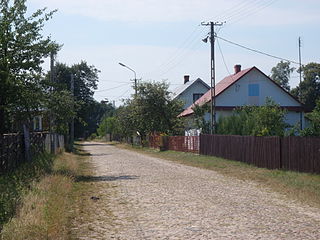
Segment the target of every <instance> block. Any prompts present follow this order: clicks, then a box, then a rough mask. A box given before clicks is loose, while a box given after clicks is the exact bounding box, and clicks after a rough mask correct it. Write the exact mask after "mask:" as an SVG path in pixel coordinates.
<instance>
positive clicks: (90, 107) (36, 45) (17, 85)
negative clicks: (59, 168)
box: [0, 0, 113, 137]
mask: <svg viewBox="0 0 320 240" xmlns="http://www.w3.org/2000/svg"><path fill="white" fill-rule="evenodd" d="M54 13H55V11H47V10H46V9H40V10H37V11H36V12H35V13H33V14H31V15H29V16H28V15H27V7H26V1H24V0H22V1H12V0H2V1H1V8H0V28H1V31H0V134H3V133H10V132H17V131H21V129H22V126H23V125H24V126H26V127H28V128H30V126H31V123H32V121H33V120H34V118H35V117H37V116H41V117H42V118H43V119H44V120H43V121H44V123H43V125H44V127H45V128H46V129H45V130H48V128H49V126H50V127H51V129H52V131H55V132H58V133H62V134H66V133H67V132H68V130H69V126H68V125H69V123H70V121H71V119H73V118H74V119H75V136H76V137H86V136H89V135H90V134H91V133H93V132H95V131H96V128H97V126H98V123H99V122H100V120H101V118H102V116H103V115H104V114H105V113H106V112H107V111H112V109H113V107H112V105H111V104H110V103H105V102H104V103H99V102H97V101H95V100H94V98H93V94H94V90H95V89H96V88H97V82H98V73H99V70H98V69H96V68H95V67H94V66H93V65H89V64H87V63H86V62H85V61H81V62H80V63H78V64H74V65H72V66H67V65H66V64H63V63H56V64H55V65H56V66H55V67H54V68H53V70H54V71H53V72H52V73H51V72H45V71H44V69H43V68H42V64H43V63H44V60H45V59H48V58H49V57H50V56H55V55H56V54H57V53H58V52H59V50H60V49H61V48H62V45H60V44H58V43H56V42H55V41H53V40H52V39H51V37H50V36H43V35H42V30H43V28H44V25H45V23H46V22H47V21H48V20H50V19H51V18H52V16H53V15H54ZM71 75H73V77H74V93H73V92H72V91H71Z"/></svg>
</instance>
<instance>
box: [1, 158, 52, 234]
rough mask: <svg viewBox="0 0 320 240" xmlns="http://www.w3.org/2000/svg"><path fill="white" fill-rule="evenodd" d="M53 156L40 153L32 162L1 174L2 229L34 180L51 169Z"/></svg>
mask: <svg viewBox="0 0 320 240" xmlns="http://www.w3.org/2000/svg"><path fill="white" fill-rule="evenodd" d="M52 164H53V156H52V155H49V154H45V153H44V154H40V155H39V156H37V157H36V158H35V159H34V160H33V161H32V163H25V164H23V165H21V166H20V167H19V168H18V169H16V170H15V171H13V172H10V173H7V174H5V175H2V176H0V192H1V194H0V229H1V226H2V225H3V224H4V223H5V222H7V221H8V220H9V219H10V218H11V217H12V216H13V215H14V214H15V210H16V207H17V205H18V204H19V202H20V200H21V196H22V194H23V193H24V192H25V191H26V190H27V189H29V188H30V186H31V184H32V182H33V181H35V180H38V179H39V178H40V176H42V175H44V174H45V173H48V172H50V171H51V168H52Z"/></svg>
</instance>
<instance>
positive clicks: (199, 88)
mask: <svg viewBox="0 0 320 240" xmlns="http://www.w3.org/2000/svg"><path fill="white" fill-rule="evenodd" d="M207 91H208V88H207V87H206V86H204V85H203V84H202V83H201V82H195V83H194V84H192V85H191V86H190V87H189V88H187V89H186V90H185V91H184V92H183V93H181V94H180V95H179V96H178V98H179V99H180V100H182V101H183V102H184V103H185V104H184V106H183V109H186V108H187V107H189V106H190V105H192V104H193V94H194V93H201V94H205V93H206V92H207Z"/></svg>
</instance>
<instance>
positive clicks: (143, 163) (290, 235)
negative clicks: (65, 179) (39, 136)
mask: <svg viewBox="0 0 320 240" xmlns="http://www.w3.org/2000/svg"><path fill="white" fill-rule="evenodd" d="M84 149H85V150H86V151H88V152H90V153H91V154H92V156H91V160H90V161H91V162H92V165H93V166H94V171H95V176H92V178H91V179H92V184H100V192H98V193H96V196H97V197H100V199H99V200H96V201H95V200H92V205H93V206H94V205H95V206H96V208H92V209H94V210H93V212H92V213H90V214H91V215H93V216H94V218H93V219H94V220H93V221H92V222H90V223H87V224H84V225H82V226H79V229H82V230H83V229H85V228H90V231H89V233H88V232H87V231H80V230H78V236H79V238H80V239H130V240H131V239H270V240H271V239H320V228H319V226H320V209H315V208H310V207H308V206H303V205H301V204H299V203H295V202H290V201H288V200H286V199H285V197H284V196H282V195H280V194H277V193H275V192H272V191H271V190H268V189H262V188H260V187H259V186H257V185H256V184H255V183H254V182H249V181H241V180H237V179H234V178H229V177H225V176H223V175H221V174H218V173H216V172H214V171H209V170H204V169H199V168H194V167H189V166H184V165H180V164H176V163H172V162H169V161H165V160H161V159H157V158H152V157H149V156H145V155H141V154H138V153H135V152H131V151H127V150H122V149H119V148H115V147H113V146H109V145H106V144H101V143H87V144H85V145H84ZM89 179H90V178H89ZM99 206H100V207H99ZM110 211H111V213H112V214H111V213H110ZM107 212H108V214H107ZM111 215H112V217H110V216H111ZM84 232H86V233H85V234H86V235H83V234H84Z"/></svg>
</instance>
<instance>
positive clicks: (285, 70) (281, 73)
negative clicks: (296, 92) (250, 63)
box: [271, 61, 294, 91]
mask: <svg viewBox="0 0 320 240" xmlns="http://www.w3.org/2000/svg"><path fill="white" fill-rule="evenodd" d="M293 70H294V68H292V67H290V62H284V61H280V62H279V63H278V64H277V65H276V66H275V67H273V68H272V69H271V79H272V80H273V81H275V82H276V83H278V84H279V85H280V86H281V87H283V88H284V89H285V90H287V91H289V90H290V86H289V79H290V74H291V73H292V72H293Z"/></svg>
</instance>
